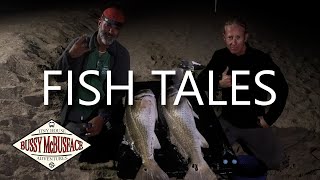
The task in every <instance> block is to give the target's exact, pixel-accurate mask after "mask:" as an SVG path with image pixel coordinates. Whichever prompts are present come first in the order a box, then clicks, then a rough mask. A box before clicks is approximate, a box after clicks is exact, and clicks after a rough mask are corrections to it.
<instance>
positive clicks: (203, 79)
mask: <svg viewBox="0 0 320 180" xmlns="http://www.w3.org/2000/svg"><path fill="white" fill-rule="evenodd" d="M218 66H219V61H218V57H217V53H214V54H213V56H212V58H211V60H210V62H209V63H208V65H207V66H206V68H205V69H204V70H202V71H201V73H200V74H199V75H198V78H197V85H198V87H199V88H200V89H201V90H203V91H208V90H209V71H210V70H212V71H213V90H214V91H216V90H217V89H218V86H219V80H221V73H219V72H220V71H218V70H217V69H219V68H218Z"/></svg>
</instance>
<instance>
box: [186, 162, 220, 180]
mask: <svg viewBox="0 0 320 180" xmlns="http://www.w3.org/2000/svg"><path fill="white" fill-rule="evenodd" d="M184 179H185V180H217V176H216V174H215V173H214V172H213V171H212V170H211V169H210V167H209V165H208V164H207V163H206V162H204V163H200V164H191V165H190V166H189V170H188V172H187V173H186V175H185V177H184Z"/></svg>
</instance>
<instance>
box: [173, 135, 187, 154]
mask: <svg viewBox="0 0 320 180" xmlns="http://www.w3.org/2000/svg"><path fill="white" fill-rule="evenodd" d="M170 141H171V143H172V144H173V145H175V146H176V147H177V148H178V152H179V153H180V154H181V156H182V157H183V158H184V159H185V160H187V159H188V157H189V156H188V153H187V152H186V151H185V150H184V149H183V148H182V146H180V144H179V142H178V141H177V140H176V138H175V137H174V136H173V135H170Z"/></svg>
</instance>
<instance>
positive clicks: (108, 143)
mask: <svg viewBox="0 0 320 180" xmlns="http://www.w3.org/2000/svg"><path fill="white" fill-rule="evenodd" d="M65 127H66V129H68V130H69V131H71V132H72V133H74V134H75V135H77V136H79V137H80V138H82V139H83V140H85V141H86V142H88V143H89V144H90V145H91V146H90V147H88V148H87V149H85V150H84V151H82V152H81V155H80V157H79V161H80V162H88V163H104V162H107V161H109V160H116V161H117V160H118V149H119V144H120V143H121V141H122V134H121V133H120V131H119V130H117V128H111V129H109V130H108V129H107V128H106V127H104V128H103V129H102V131H101V133H100V134H99V135H96V136H93V137H86V136H85V133H84V128H83V124H82V123H74V122H69V123H67V125H66V126H65Z"/></svg>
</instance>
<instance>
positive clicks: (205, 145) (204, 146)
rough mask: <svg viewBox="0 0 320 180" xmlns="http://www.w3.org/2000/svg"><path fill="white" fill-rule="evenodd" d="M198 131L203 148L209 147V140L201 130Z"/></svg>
mask: <svg viewBox="0 0 320 180" xmlns="http://www.w3.org/2000/svg"><path fill="white" fill-rule="evenodd" d="M196 132H197V136H198V138H199V140H200V146H201V147H203V148H209V143H208V142H207V140H206V139H205V138H204V137H203V136H202V134H201V133H200V132H199V130H197V131H196Z"/></svg>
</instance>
